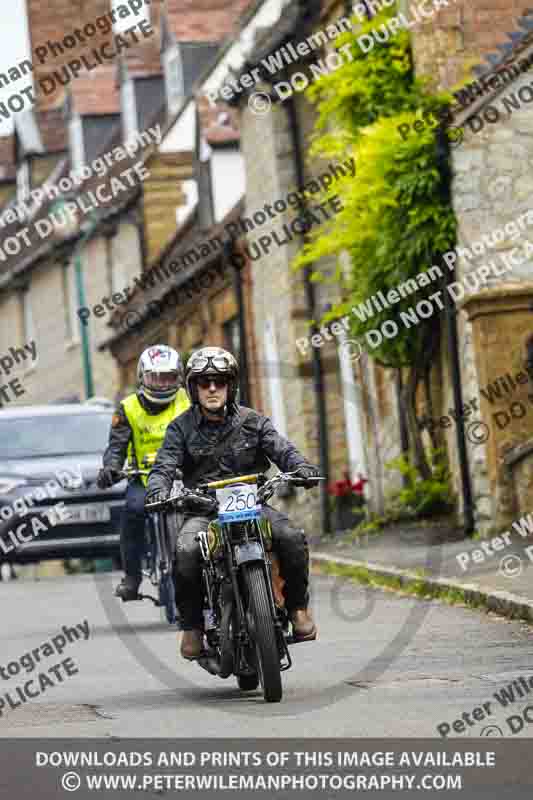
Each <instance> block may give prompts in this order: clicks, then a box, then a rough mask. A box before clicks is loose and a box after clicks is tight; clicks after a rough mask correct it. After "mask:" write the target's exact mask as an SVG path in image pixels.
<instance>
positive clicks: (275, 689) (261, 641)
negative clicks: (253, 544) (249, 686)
mask: <svg viewBox="0 0 533 800" xmlns="http://www.w3.org/2000/svg"><path fill="white" fill-rule="evenodd" d="M245 575H246V584H247V588H248V614H249V615H250V616H251V618H252V620H251V621H252V623H253V631H250V636H251V638H252V639H253V642H254V644H255V651H256V658H257V671H258V673H259V680H260V681H261V686H262V688H263V696H264V698H265V701H266V702H267V703H279V702H280V700H281V698H282V696H283V687H282V685H281V671H280V660H279V651H278V643H277V640H276V629H275V627H274V620H273V619H272V611H271V608H270V598H269V595H268V591H267V587H266V584H265V572H264V568H263V566H262V565H261V564H257V563H256V564H250V565H249V566H248V567H247V568H246V570H245Z"/></svg>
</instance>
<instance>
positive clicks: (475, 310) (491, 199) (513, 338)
mask: <svg viewBox="0 0 533 800" xmlns="http://www.w3.org/2000/svg"><path fill="white" fill-rule="evenodd" d="M529 81H530V77H529V78H528V76H527V75H524V76H522V77H520V78H519V79H518V80H517V81H515V83H514V84H513V85H509V86H508V87H507V88H506V89H505V90H504V92H503V93H501V94H500V95H495V96H494V97H492V98H487V100H486V102H485V104H484V106H482V108H481V109H480V110H479V111H478V112H477V113H478V115H479V114H482V113H483V108H485V107H486V105H487V104H491V105H492V107H493V108H496V109H497V110H499V111H500V112H502V113H501V116H500V119H499V120H498V121H497V122H495V123H494V124H488V123H487V124H485V125H484V127H483V128H482V129H481V130H479V132H477V133H474V132H473V131H474V130H476V129H477V128H478V127H479V125H478V124H477V123H475V124H469V123H468V122H467V125H466V129H465V130H466V135H465V139H464V142H463V144H462V145H461V147H460V148H458V149H456V150H454V151H453V165H454V175H455V177H454V182H453V203H454V208H455V211H456V214H457V217H458V220H459V237H458V247H459V248H462V251H461V250H459V251H458V252H459V254H460V257H459V259H458V261H457V265H456V270H455V273H456V274H455V280H460V281H461V282H462V283H463V285H464V286H465V288H467V291H466V296H465V299H464V302H463V306H464V313H462V314H461V315H460V335H461V361H462V363H461V371H462V380H463V393H464V396H465V397H467V398H471V397H474V398H477V399H478V402H479V405H480V415H479V418H480V419H481V420H482V421H483V423H484V424H486V425H487V426H488V435H489V436H490V438H489V441H488V442H487V444H486V445H484V444H481V445H474V444H472V443H471V442H470V443H469V459H470V463H471V472H472V477H473V488H474V497H475V501H476V505H477V517H478V521H479V527H480V529H482V530H486V529H488V528H490V527H494V526H496V527H497V526H498V525H500V524H505V523H506V521H507V520H508V519H509V517H510V516H512V515H513V514H514V513H515V512H516V511H517V510H518V509H516V504H515V503H514V500H513V498H512V496H511V495H512V491H511V488H510V485H509V484H508V482H506V479H505V477H504V475H503V473H502V471H501V459H502V457H503V453H504V450H505V440H508V435H509V433H510V432H511V431H514V438H513V442H514V443H515V444H517V443H518V442H517V439H516V436H519V437H523V438H527V437H528V436H530V435H531V433H532V432H533V422H532V421H531V419H529V420H528V419H525V420H524V421H523V423H521V425H520V426H519V430H517V429H515V425H514V423H513V425H510V426H509V429H508V431H507V433H506V434H505V436H503V439H502V436H501V435H500V432H499V431H498V426H497V423H496V421H495V419H494V417H493V414H494V412H495V410H498V409H499V408H500V406H501V407H502V408H503V407H504V406H505V405H506V404H507V405H508V404H509V403H508V400H507V399H506V397H505V395H506V392H505V390H503V392H502V394H503V399H502V400H501V401H499V400H496V401H495V402H494V403H489V402H487V400H486V399H485V397H484V396H483V395H480V391H479V390H480V388H483V387H486V386H487V385H488V384H490V383H492V382H494V381H497V380H498V379H499V378H500V377H505V375H506V374H507V373H511V374H516V373H518V372H519V371H520V370H522V369H523V366H524V349H525V348H524V342H525V338H526V337H527V335H528V332H529V334H531V333H533V319H532V318H531V316H530V315H528V314H527V311H526V309H525V307H524V309H523V310H521V311H520V310H519V309H518V308H517V306H516V302H515V300H514V299H513V296H514V295H513V292H512V291H511V288H512V287H513V286H517V287H523V289H521V290H520V291H523V292H525V293H526V294H527V293H528V292H529V293H531V276H532V275H533V245H531V244H529V241H530V240H531V241H532V242H533V210H532V211H531V213H529V209H530V207H531V195H532V191H533V178H532V177H531V171H530V169H529V168H528V165H531V163H532V162H533V133H532V123H533V108H532V107H531V105H528V104H527V103H522V104H520V108H519V109H514V108H511V112H512V113H508V111H505V110H504V104H503V97H504V96H509V95H510V94H515V95H517V94H518V92H519V91H520V89H521V87H522V86H525V85H526V84H528V83H529ZM523 96H524V95H523ZM481 118H482V117H481ZM484 266H487V267H488V268H489V271H490V275H489V277H488V278H487V282H486V286H485V287H484V286H483V282H480V281H479V278H480V275H479V273H478V270H480V268H482V267H484ZM484 288H485V289H487V288H488V289H491V292H486V291H485V292H484V291H483V289H484ZM494 292H496V294H497V296H498V298H499V299H498V302H497V304H496V306H495V305H494V301H493V300H494V297H495V296H496V295H494ZM522 303H523V304H524V303H525V304H526V305H527V303H526V301H525V300H523V301H522ZM511 399H512V400H513V399H514V397H513V398H511ZM508 444H509V441H507V445H508ZM502 448H503V449H502Z"/></svg>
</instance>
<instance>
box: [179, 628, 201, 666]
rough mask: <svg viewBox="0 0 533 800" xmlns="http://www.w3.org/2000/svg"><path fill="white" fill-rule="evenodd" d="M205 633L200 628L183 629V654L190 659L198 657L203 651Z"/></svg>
mask: <svg viewBox="0 0 533 800" xmlns="http://www.w3.org/2000/svg"><path fill="white" fill-rule="evenodd" d="M202 643H203V633H202V631H200V630H192V631H183V636H182V638H181V650H180V652H181V656H182V658H186V659H188V660H189V661H193V660H194V659H196V658H198V657H199V656H200V654H201V652H202Z"/></svg>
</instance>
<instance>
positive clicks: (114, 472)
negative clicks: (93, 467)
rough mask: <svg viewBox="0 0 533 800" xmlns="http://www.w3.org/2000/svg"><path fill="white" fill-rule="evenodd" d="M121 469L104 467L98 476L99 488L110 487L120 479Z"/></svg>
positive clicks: (97, 483)
mask: <svg viewBox="0 0 533 800" xmlns="http://www.w3.org/2000/svg"><path fill="white" fill-rule="evenodd" d="M119 476H120V471H119V470H118V469H115V468H114V467H103V468H102V469H101V470H100V472H99V473H98V475H97V477H96V485H97V486H98V488H99V489H109V488H110V487H111V486H113V484H115V483H118V481H119V480H120V477H119Z"/></svg>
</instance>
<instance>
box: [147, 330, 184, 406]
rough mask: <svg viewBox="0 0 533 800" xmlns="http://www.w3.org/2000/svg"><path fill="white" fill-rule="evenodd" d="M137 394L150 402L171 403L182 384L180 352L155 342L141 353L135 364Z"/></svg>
mask: <svg viewBox="0 0 533 800" xmlns="http://www.w3.org/2000/svg"><path fill="white" fill-rule="evenodd" d="M137 382H138V385H139V394H142V395H143V396H144V397H146V399H147V400H149V401H150V403H156V404H159V405H167V404H168V403H171V402H172V401H173V400H174V398H175V397H176V394H177V393H178V389H179V388H180V386H183V364H182V362H181V358H180V354H179V353H177V352H176V350H173V349H172V347H168V345H166V344H155V345H154V346H153V347H149V348H148V349H147V350H145V351H144V353H143V354H142V355H141V357H140V359H139V363H138V364H137Z"/></svg>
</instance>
